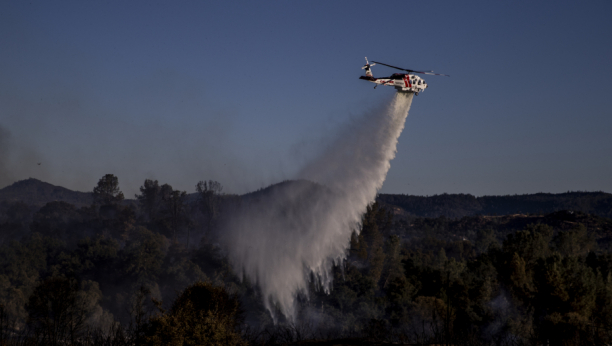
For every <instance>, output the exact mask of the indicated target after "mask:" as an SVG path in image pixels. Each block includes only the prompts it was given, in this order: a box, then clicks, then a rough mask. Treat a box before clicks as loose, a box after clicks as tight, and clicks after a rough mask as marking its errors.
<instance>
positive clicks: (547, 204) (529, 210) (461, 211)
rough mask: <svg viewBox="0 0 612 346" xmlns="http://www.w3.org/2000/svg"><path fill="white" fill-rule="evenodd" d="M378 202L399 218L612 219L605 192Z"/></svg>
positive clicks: (611, 200) (386, 197)
mask: <svg viewBox="0 0 612 346" xmlns="http://www.w3.org/2000/svg"><path fill="white" fill-rule="evenodd" d="M378 201H379V203H381V204H382V205H385V206H387V207H390V209H392V210H393V211H394V213H395V214H396V215H398V216H404V217H440V216H444V217H447V218H461V217H464V216H475V215H510V214H548V213H553V212H556V211H559V210H573V211H579V212H582V213H585V214H593V215H597V216H601V217H606V218H612V194H609V193H605V192H567V193H558V194H553V193H536V194H527V195H512V196H510V195H508V196H483V197H475V196H473V195H469V194H442V195H435V196H430V197H423V196H411V195H392V194H380V195H379V196H378Z"/></svg>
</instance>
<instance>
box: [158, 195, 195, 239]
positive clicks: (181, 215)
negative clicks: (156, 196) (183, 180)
mask: <svg viewBox="0 0 612 346" xmlns="http://www.w3.org/2000/svg"><path fill="white" fill-rule="evenodd" d="M186 198H187V192H185V191H178V190H174V191H171V192H169V193H168V194H167V195H165V196H164V197H163V200H162V201H163V204H164V212H165V215H166V217H165V218H164V224H165V226H166V228H167V229H168V230H169V231H170V233H171V234H172V239H173V240H174V241H176V234H177V232H178V231H179V229H180V228H182V227H183V226H188V224H189V218H188V216H187V210H186V205H187V203H186Z"/></svg>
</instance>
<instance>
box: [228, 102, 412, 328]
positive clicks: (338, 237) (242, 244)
mask: <svg viewBox="0 0 612 346" xmlns="http://www.w3.org/2000/svg"><path fill="white" fill-rule="evenodd" d="M412 98H413V94H412V93H397V94H396V95H395V97H394V98H393V100H392V102H391V103H390V104H389V105H388V106H387V107H385V108H384V109H380V110H374V111H370V112H367V113H365V114H364V115H363V116H362V117H360V118H359V119H356V120H354V121H353V122H351V123H350V124H349V125H348V126H346V127H345V128H343V129H342V131H341V132H340V133H339V134H338V136H337V137H336V138H335V140H333V141H332V142H331V143H330V145H329V146H328V147H327V148H326V149H325V150H323V151H322V153H321V154H320V155H319V156H318V157H317V158H316V159H314V160H313V161H312V162H310V163H308V164H307V165H306V166H305V167H304V169H303V170H302V171H301V172H300V173H299V175H298V177H297V178H300V179H304V180H299V181H296V182H292V183H284V184H279V185H277V186H276V187H275V188H274V189H270V191H267V192H266V193H265V194H261V195H259V196H256V197H253V198H246V200H245V201H244V203H243V204H242V205H241V206H239V207H237V208H236V210H235V212H233V213H232V216H231V218H230V219H229V220H227V221H226V222H225V223H224V225H223V226H222V229H221V231H220V240H221V243H222V245H223V246H224V248H225V249H226V250H227V253H228V257H229V260H230V263H231V264H232V267H233V268H234V270H235V271H236V273H237V274H238V275H244V276H246V277H247V278H248V279H249V280H250V281H251V282H254V283H256V284H257V285H258V286H259V288H260V290H261V294H262V296H263V299H264V304H265V306H266V308H267V309H268V310H269V311H270V313H271V314H272V317H273V318H274V319H275V320H276V317H278V316H277V315H276V313H277V312H280V313H282V314H283V315H284V316H285V317H286V318H288V319H289V320H294V319H295V311H296V309H295V308H296V306H295V304H296V298H297V295H298V294H300V293H303V294H307V288H308V281H309V277H311V275H313V276H314V277H315V278H316V280H317V284H318V285H320V287H321V288H322V289H323V290H325V291H326V292H329V290H330V289H331V285H332V280H331V278H332V276H331V269H332V266H333V264H334V263H335V262H336V263H338V262H339V261H341V260H343V259H344V258H346V255H347V250H348V247H349V241H350V237H351V234H352V232H353V231H356V230H358V224H359V222H360V221H361V216H362V215H363V213H364V212H365V210H366V207H367V205H368V204H370V203H372V202H373V201H374V199H375V198H376V194H377V192H378V190H379V189H380V188H381V187H382V184H383V182H384V180H385V178H386V176H387V172H388V171H389V168H390V166H391V165H390V161H391V160H392V159H393V158H394V157H395V153H396V147H397V140H398V138H399V136H400V134H401V132H402V130H403V129H404V123H405V120H406V117H407V116H408V111H409V109H410V105H411V104H412ZM310 182H315V183H316V184H313V183H310Z"/></svg>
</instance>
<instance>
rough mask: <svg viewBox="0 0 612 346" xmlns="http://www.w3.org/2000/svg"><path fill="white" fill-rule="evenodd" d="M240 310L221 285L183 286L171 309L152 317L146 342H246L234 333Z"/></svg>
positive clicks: (199, 283)
mask: <svg viewBox="0 0 612 346" xmlns="http://www.w3.org/2000/svg"><path fill="white" fill-rule="evenodd" d="M241 321H242V309H241V307H240V301H239V299H238V297H237V296H235V295H232V294H230V293H228V292H227V290H225V288H223V287H219V286H213V285H212V284H210V283H208V282H197V283H195V284H193V285H191V286H190V287H188V288H187V289H185V290H184V291H183V292H182V293H181V294H180V295H179V297H178V298H177V299H176V300H175V301H174V303H173V304H172V307H171V309H170V311H168V312H167V313H164V314H162V315H159V316H156V317H154V318H152V319H151V321H150V323H149V325H148V328H147V332H146V344H149V345H155V346H157V345H177V346H178V345H219V346H221V345H246V343H245V342H244V341H243V340H242V339H241V337H240V334H239V333H238V332H237V327H238V326H239V324H240V322H241Z"/></svg>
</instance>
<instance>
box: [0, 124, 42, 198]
mask: <svg viewBox="0 0 612 346" xmlns="http://www.w3.org/2000/svg"><path fill="white" fill-rule="evenodd" d="M39 163H40V165H39ZM48 176H49V174H48V170H47V166H46V165H45V164H44V160H43V159H42V156H41V155H40V154H39V153H38V152H37V151H36V150H34V149H33V148H30V147H29V146H25V145H21V144H19V143H16V142H15V141H14V140H13V136H12V135H11V132H10V131H9V130H8V129H7V128H6V127H4V126H2V125H0V188H3V187H5V186H7V185H9V184H12V183H14V182H15V181H16V180H19V179H26V178H29V177H31V178H37V179H42V180H44V179H46V178H48Z"/></svg>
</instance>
